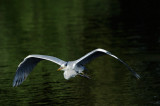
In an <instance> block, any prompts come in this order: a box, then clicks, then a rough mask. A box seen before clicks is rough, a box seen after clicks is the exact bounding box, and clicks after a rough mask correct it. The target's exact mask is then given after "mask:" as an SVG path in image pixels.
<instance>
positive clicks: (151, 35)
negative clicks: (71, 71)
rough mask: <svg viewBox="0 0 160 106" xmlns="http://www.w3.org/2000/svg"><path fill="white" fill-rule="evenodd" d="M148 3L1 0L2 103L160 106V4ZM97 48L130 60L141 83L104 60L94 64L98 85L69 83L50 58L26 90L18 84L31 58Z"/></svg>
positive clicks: (113, 62) (71, 56) (116, 63)
mask: <svg viewBox="0 0 160 106" xmlns="http://www.w3.org/2000/svg"><path fill="white" fill-rule="evenodd" d="M142 1H144V0H142ZM142 1H141V2H139V3H138V4H136V2H132V3H131V2H130V1H129V3H128V2H120V1H118V0H100V1H99V0H92V1H91V0H89V1H86V0H71V1H70V2H68V1H65V0H60V1H52V0H45V1H41V0H40V1H31V0H23V1H16V0H12V1H1V3H0V14H1V15H0V29H1V31H0V97H1V99H0V103H1V105H13V104H14V105H63V106H64V105H65V106H66V105H74V106H82V105H90V106H94V105H96V106H103V105H117V106H121V105H122V106H123V105H154V104H155V105H159V104H160V95H159V94H160V91H159V87H160V84H159V82H160V64H159V61H160V55H159V53H160V51H159V47H160V42H159V41H160V37H159V34H160V33H159V29H160V27H159V23H160V21H159V19H158V17H157V16H158V14H159V12H158V11H157V8H158V7H157V5H156V3H152V4H151V3H150V2H146V1H144V2H145V3H144V2H142ZM135 5H136V7H135ZM149 7H153V8H150V9H148V8H149ZM146 11H147V12H146ZM96 48H103V49H106V50H108V51H110V52H112V53H113V54H115V55H116V56H118V57H119V58H121V59H122V60H124V61H125V62H127V63H128V64H129V65H130V66H131V67H132V68H133V69H135V71H136V72H137V73H139V74H140V76H141V79H140V80H137V79H136V78H135V77H134V76H132V75H131V73H130V72H129V71H128V70H127V68H126V67H125V66H124V65H122V64H121V63H120V62H119V61H117V60H116V59H114V58H112V57H109V56H103V57H99V58H97V59H96V60H94V61H92V62H91V63H89V64H87V66H86V67H87V68H88V70H89V71H86V73H87V74H88V75H89V76H90V77H91V78H92V79H91V80H88V79H85V78H81V77H78V76H77V77H75V78H72V79H70V80H68V81H67V80H65V79H64V78H63V72H57V71H56V70H57V69H58V68H59V66H58V65H56V64H54V63H52V62H49V61H42V62H40V63H39V64H38V65H37V66H36V67H35V68H34V71H33V72H32V73H31V74H30V75H29V77H28V78H27V80H26V81H24V83H23V84H22V85H20V86H19V87H16V88H13V87H12V81H13V78H14V74H15V72H16V68H17V66H18V64H19V63H20V62H21V61H22V60H23V58H24V57H26V56H27V55H29V54H43V55H51V56H55V57H58V58H60V59H63V60H65V61H68V60H75V59H78V58H80V57H81V56H83V55H85V54H86V53H88V52H90V51H91V50H93V49H96Z"/></svg>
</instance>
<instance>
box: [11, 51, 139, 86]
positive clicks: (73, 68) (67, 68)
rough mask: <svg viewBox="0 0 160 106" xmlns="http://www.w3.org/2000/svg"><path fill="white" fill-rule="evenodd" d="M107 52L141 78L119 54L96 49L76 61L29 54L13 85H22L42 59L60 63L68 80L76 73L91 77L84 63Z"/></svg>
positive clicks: (19, 68)
mask: <svg viewBox="0 0 160 106" xmlns="http://www.w3.org/2000/svg"><path fill="white" fill-rule="evenodd" d="M106 54H108V55H110V56H112V57H114V58H115V59H117V60H119V61H120V62H121V63H123V64H124V65H125V66H126V67H127V68H128V69H129V70H130V71H131V72H132V74H133V75H134V76H135V77H136V78H138V79H139V78H140V76H139V75H138V74H137V73H136V72H135V71H133V69H132V68H131V67H129V66H128V64H126V63H125V62H124V61H122V60H121V59H119V58H118V57H117V56H115V55H113V54H111V53H110V52H109V51H107V50H104V49H95V50H93V51H91V52H89V53H87V54H86V55H84V56H83V57H81V58H79V59H77V60H75V61H63V60H61V59H59V58H56V57H52V56H47V55H29V56H27V57H26V58H25V59H24V60H23V61H22V62H21V63H20V64H19V66H18V68H17V71H16V74H15V77H14V80H13V87H15V86H18V85H20V84H21V83H22V82H23V81H24V80H25V79H26V78H27V76H28V75H29V74H30V72H31V71H32V70H33V68H34V67H35V66H36V64H37V63H39V62H40V61H41V60H48V61H51V62H54V63H56V64H58V65H60V68H59V69H58V71H60V70H62V71H64V78H65V79H67V80H68V79H70V78H72V77H75V76H76V75H80V76H82V77H86V78H89V77H88V76H87V75H85V74H84V73H83V71H84V70H85V69H86V68H85V66H84V65H85V64H86V63H88V62H90V61H91V60H93V59H94V58H96V57H99V56H102V55H106Z"/></svg>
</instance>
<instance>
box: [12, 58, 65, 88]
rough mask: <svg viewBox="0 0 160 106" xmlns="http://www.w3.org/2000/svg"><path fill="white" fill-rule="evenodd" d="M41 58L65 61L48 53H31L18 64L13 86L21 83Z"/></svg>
mask: <svg viewBox="0 0 160 106" xmlns="http://www.w3.org/2000/svg"><path fill="white" fill-rule="evenodd" d="M41 60H49V61H51V62H54V63H57V64H58V65H62V64H64V63H65V61H63V60H61V59H58V58H56V57H52V56H46V55H29V56H27V57H26V58H25V59H24V60H23V61H22V62H21V63H20V64H19V66H18V68H17V71H16V74H15V77H14V80H13V87H14V86H18V85H20V84H21V83H22V82H23V81H24V80H25V79H26V78H27V76H28V75H29V73H30V72H31V71H32V70H33V68H34V67H35V66H36V65H37V63H38V62H40V61H41Z"/></svg>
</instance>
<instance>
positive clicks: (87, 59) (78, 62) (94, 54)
mask: <svg viewBox="0 0 160 106" xmlns="http://www.w3.org/2000/svg"><path fill="white" fill-rule="evenodd" d="M106 54H108V55H110V56H112V57H114V58H115V59H117V60H119V61H120V62H121V63H123V64H124V65H125V66H126V67H127V68H128V69H129V70H130V71H131V72H132V74H133V75H134V76H135V77H137V78H138V79H139V78H140V76H139V75H138V74H137V73H136V72H135V71H133V69H132V68H131V67H129V66H128V64H127V63H125V62H124V61H122V60H121V59H119V58H118V57H117V56H115V55H113V54H111V53H110V52H108V51H106V50H104V49H95V50H93V51H91V52H89V53H88V54H86V55H85V56H83V57H81V58H80V59H78V60H76V62H75V65H85V64H86V63H88V62H90V61H91V60H93V59H94V58H96V57H99V56H102V55H106Z"/></svg>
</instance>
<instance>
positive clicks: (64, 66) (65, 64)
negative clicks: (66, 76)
mask: <svg viewBox="0 0 160 106" xmlns="http://www.w3.org/2000/svg"><path fill="white" fill-rule="evenodd" d="M67 65H68V62H66V63H64V64H62V65H61V67H60V68H59V69H58V70H57V71H62V70H63V71H64V70H65V69H66V68H67Z"/></svg>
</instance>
